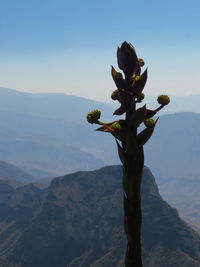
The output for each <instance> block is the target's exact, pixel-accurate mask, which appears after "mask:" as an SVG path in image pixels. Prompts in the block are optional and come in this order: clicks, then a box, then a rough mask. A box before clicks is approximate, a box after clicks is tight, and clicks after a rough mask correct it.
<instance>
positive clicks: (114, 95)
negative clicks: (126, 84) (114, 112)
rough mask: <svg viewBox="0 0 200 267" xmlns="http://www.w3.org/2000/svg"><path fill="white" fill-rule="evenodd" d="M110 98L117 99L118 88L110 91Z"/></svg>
mask: <svg viewBox="0 0 200 267" xmlns="http://www.w3.org/2000/svg"><path fill="white" fill-rule="evenodd" d="M111 98H112V100H119V94H118V90H115V91H113V92H112V94H111Z"/></svg>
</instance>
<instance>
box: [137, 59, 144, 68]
mask: <svg viewBox="0 0 200 267" xmlns="http://www.w3.org/2000/svg"><path fill="white" fill-rule="evenodd" d="M144 64H145V62H144V59H142V58H138V65H139V66H140V67H143V66H144Z"/></svg>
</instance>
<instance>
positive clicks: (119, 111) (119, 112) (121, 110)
mask: <svg viewBox="0 0 200 267" xmlns="http://www.w3.org/2000/svg"><path fill="white" fill-rule="evenodd" d="M125 112H126V110H125V109H124V108H123V107H122V106H121V107H119V108H118V109H116V110H115V111H114V112H113V115H122V114H124V113H125Z"/></svg>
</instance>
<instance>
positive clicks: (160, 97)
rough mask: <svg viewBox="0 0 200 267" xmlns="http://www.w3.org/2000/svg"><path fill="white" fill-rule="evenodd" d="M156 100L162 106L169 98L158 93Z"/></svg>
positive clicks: (167, 102)
mask: <svg viewBox="0 0 200 267" xmlns="http://www.w3.org/2000/svg"><path fill="white" fill-rule="evenodd" d="M157 101H158V103H159V104H160V105H162V106H166V105H168V104H169V102H170V98H169V96H168V95H160V96H158V98H157Z"/></svg>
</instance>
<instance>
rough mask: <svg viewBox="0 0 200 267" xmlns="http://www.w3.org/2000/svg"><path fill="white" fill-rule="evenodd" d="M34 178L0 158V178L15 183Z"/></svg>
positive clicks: (28, 181) (29, 180)
mask: <svg viewBox="0 0 200 267" xmlns="http://www.w3.org/2000/svg"><path fill="white" fill-rule="evenodd" d="M35 179H36V178H35V177H34V176H32V175H30V174H29V173H27V172H24V171H23V170H21V169H20V168H18V167H16V166H14V165H13V164H10V163H8V162H5V161H2V160H0V180H10V181H12V182H17V183H30V182H31V181H34V180H35Z"/></svg>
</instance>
